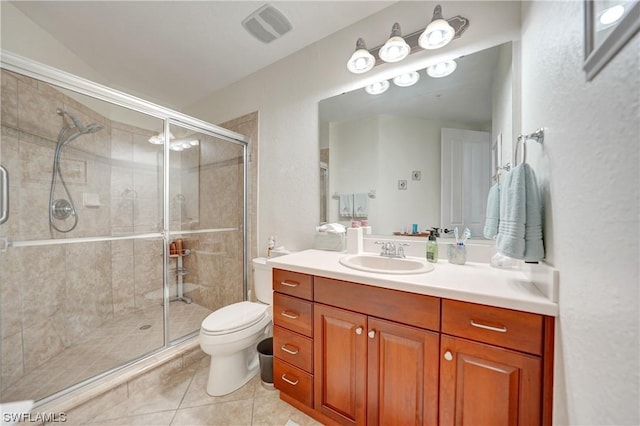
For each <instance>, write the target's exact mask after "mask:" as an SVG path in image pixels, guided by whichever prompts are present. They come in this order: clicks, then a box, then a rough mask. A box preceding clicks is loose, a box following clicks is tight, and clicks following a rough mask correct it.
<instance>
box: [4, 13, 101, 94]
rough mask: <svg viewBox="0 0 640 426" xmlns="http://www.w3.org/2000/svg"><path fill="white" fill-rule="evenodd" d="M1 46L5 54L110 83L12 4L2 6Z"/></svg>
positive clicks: (95, 80)
mask: <svg viewBox="0 0 640 426" xmlns="http://www.w3.org/2000/svg"><path fill="white" fill-rule="evenodd" d="M0 20H1V22H2V25H1V27H0V28H1V29H0V35H1V37H0V45H1V46H2V49H3V50H8V51H10V52H13V53H16V54H18V55H20V56H24V57H26V58H29V59H32V60H34V61H38V62H41V63H43V64H47V65H49V66H52V67H55V68H58V69H60V70H63V71H67V72H70V73H72V74H75V75H78V76H81V77H84V78H86V79H89V80H91V81H94V82H96V83H100V84H108V80H107V79H106V78H105V77H104V76H103V75H101V74H100V73H99V72H97V71H96V70H95V69H93V68H91V67H90V66H88V65H87V64H86V63H85V62H84V61H82V59H80V58H79V57H78V56H76V55H75V54H74V53H73V52H72V51H70V50H69V49H68V48H67V47H66V46H65V45H63V44H61V43H60V42H59V41H58V40H56V39H54V38H53V37H51V35H50V34H49V33H47V32H46V31H44V30H43V29H42V28H40V27H39V26H38V25H36V24H35V23H34V22H33V21H31V20H30V19H29V18H27V17H26V16H25V15H24V14H23V13H22V12H21V11H19V10H18V9H17V8H16V7H15V6H14V5H12V4H11V3H9V2H8V1H2V2H0Z"/></svg>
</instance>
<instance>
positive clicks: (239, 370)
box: [199, 257, 273, 396]
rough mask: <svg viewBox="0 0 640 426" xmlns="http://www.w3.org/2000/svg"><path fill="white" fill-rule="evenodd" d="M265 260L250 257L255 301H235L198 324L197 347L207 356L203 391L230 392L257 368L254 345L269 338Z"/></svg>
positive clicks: (269, 299) (270, 297) (270, 295)
mask: <svg viewBox="0 0 640 426" xmlns="http://www.w3.org/2000/svg"><path fill="white" fill-rule="evenodd" d="M266 262H267V259H266V258H263V257H259V258H256V259H253V282H254V288H255V295H256V298H257V299H258V300H259V302H247V301H245V302H238V303H234V304H232V305H228V306H225V307H222V308H220V309H218V310H216V311H214V312H213V313H211V314H209V316H207V317H206V318H205V319H204V320H203V321H202V324H201V326H200V336H199V341H200V347H201V348H202V350H203V351H204V352H205V353H206V354H208V355H210V356H211V365H210V366H209V380H208V381H207V393H208V394H209V395H211V396H221V395H226V394H228V393H231V392H233V391H235V390H237V389H239V388H240V387H242V386H243V385H244V384H245V383H247V382H248V381H249V380H251V378H253V377H254V376H255V375H256V374H257V373H258V371H259V369H260V365H259V362H258V352H257V349H256V346H257V345H258V343H260V341H261V340H262V339H266V338H267V337H271V335H272V333H273V328H272V325H271V318H272V309H271V305H272V304H273V292H272V290H271V267H270V266H268V265H267V263H266Z"/></svg>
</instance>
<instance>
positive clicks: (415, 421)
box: [367, 317, 439, 425]
mask: <svg viewBox="0 0 640 426" xmlns="http://www.w3.org/2000/svg"><path fill="white" fill-rule="evenodd" d="M367 336H368V342H369V344H368V348H367V349H368V380H367V394H368V396H367V402H368V406H367V424H368V425H435V424H437V423H438V359H439V356H438V353H439V350H438V343H439V338H438V334H436V333H432V332H429V331H425V330H421V329H418V328H414V327H409V326H406V325H401V324H398V323H393V322H390V321H384V320H381V319H377V318H372V317H369V319H368V328H367Z"/></svg>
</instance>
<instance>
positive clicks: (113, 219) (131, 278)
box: [0, 69, 165, 402]
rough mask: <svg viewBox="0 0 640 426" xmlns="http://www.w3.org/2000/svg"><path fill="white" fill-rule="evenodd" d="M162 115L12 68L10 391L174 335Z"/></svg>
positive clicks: (6, 280) (61, 381) (72, 375)
mask: <svg viewBox="0 0 640 426" xmlns="http://www.w3.org/2000/svg"><path fill="white" fill-rule="evenodd" d="M163 122H164V121H163V120H162V119H159V118H157V117H152V116H149V115H147V114H144V113H141V112H137V111H134V110H132V109H128V108H125V107H120V106H116V105H114V104H111V103H108V102H105V101H101V100H97V99H95V98H92V97H90V96H87V95H82V94H79V93H76V92H72V91H70V90H67V89H63V88H61V87H58V86H55V85H52V84H48V83H45V82H43V81H41V80H37V79H34V78H31V77H27V76H24V75H20V74H16V73H13V72H9V71H6V70H4V69H3V70H2V121H1V124H2V138H1V142H0V162H1V163H2V165H3V166H4V167H5V168H6V169H7V171H8V176H9V179H8V190H9V197H8V199H9V201H10V211H9V215H8V220H7V221H6V222H5V223H3V224H1V225H0V240H1V241H0V248H1V249H2V250H0V300H1V306H0V323H1V324H2V327H1V331H0V338H1V342H0V348H1V350H2V353H1V355H0V365H1V372H2V377H1V380H0V382H1V388H0V401H2V402H4V401H14V400H21V399H34V400H42V399H45V398H47V397H48V396H50V395H52V394H55V393H56V392H60V391H62V390H64V389H68V388H70V387H72V386H74V385H76V384H78V383H81V382H83V381H85V380H87V379H89V378H91V377H93V376H96V375H98V374H101V373H104V372H105V371H108V370H111V369H114V368H116V367H118V366H120V365H123V364H126V363H127V362H131V361H132V360H134V359H137V358H140V357H142V356H144V355H145V354H148V353H150V352H153V351H154V350H158V349H160V348H162V347H163V346H164V343H165V342H164V315H163V308H162V306H161V302H162V296H163V284H162V283H163V281H162V276H163V275H162V272H163V269H162V253H163V250H164V238H163V234H162V227H161V225H162V208H161V207H162V199H163V197H162V194H163V190H164V188H163V186H162V181H163V179H162V176H163V168H162V165H163V153H162V151H158V150H157V149H156V148H154V147H153V146H152V145H151V144H149V142H148V139H149V138H150V137H151V136H152V135H154V134H157V133H158V132H159V131H161V130H162V127H163Z"/></svg>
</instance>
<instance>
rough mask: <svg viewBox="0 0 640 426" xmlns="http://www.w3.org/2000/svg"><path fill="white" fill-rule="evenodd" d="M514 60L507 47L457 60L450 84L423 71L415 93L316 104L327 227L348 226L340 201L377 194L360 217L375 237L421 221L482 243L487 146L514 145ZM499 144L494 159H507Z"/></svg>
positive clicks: (347, 96)
mask: <svg viewBox="0 0 640 426" xmlns="http://www.w3.org/2000/svg"><path fill="white" fill-rule="evenodd" d="M511 58H512V43H505V44H503V45H499V46H495V47H492V48H489V49H486V50H483V51H480V52H476V53H474V54H471V55H466V56H463V57H460V58H456V59H455V61H456V63H457V67H456V69H455V72H453V73H452V74H451V75H448V76H446V77H442V78H432V77H429V76H428V75H427V73H426V71H425V70H424V69H421V70H418V72H419V74H420V79H419V81H418V83H416V84H415V85H413V86H411V87H399V86H395V85H394V84H393V83H392V84H391V87H390V88H389V89H388V90H387V91H386V92H384V93H382V94H380V95H370V94H368V93H367V92H366V91H365V89H364V88H362V89H357V90H354V91H351V92H347V93H343V94H341V95H338V96H334V97H332V98H328V99H324V100H322V101H321V102H320V105H319V129H320V135H319V141H320V158H321V160H322V167H323V168H324V169H325V172H324V173H325V174H324V175H323V176H324V186H323V188H324V190H323V189H321V191H320V192H321V213H322V214H321V217H322V218H323V221H326V222H339V223H342V224H344V225H349V224H350V221H351V220H352V217H351V216H342V215H341V210H340V203H341V200H344V198H345V195H348V194H363V193H366V194H369V193H374V194H375V198H371V199H369V202H368V213H367V216H366V219H368V221H369V224H370V225H371V226H372V228H373V233H375V234H382V235H390V234H394V233H395V234H398V233H401V232H402V233H404V232H407V229H408V232H409V233H411V232H412V229H413V227H412V225H413V224H418V230H419V231H420V232H422V231H424V230H428V229H429V228H431V227H443V228H451V227H452V226H458V227H461V228H462V229H463V228H464V227H469V228H471V229H472V231H473V233H474V237H481V230H482V226H483V225H484V215H485V212H486V201H487V193H488V190H489V187H490V186H491V184H492V176H493V175H494V169H495V167H496V164H492V155H491V149H492V146H494V147H495V146H500V145H499V144H496V143H495V142H496V141H497V140H499V139H500V138H501V139H502V140H503V141H511V140H512V139H513V138H512V135H513V133H514V132H513V128H512V116H513V102H512V93H513V89H512V86H513V82H514V79H513V77H512V61H511ZM443 129H454V130H459V131H470V132H466V134H468V135H474V136H473V137H472V139H473V140H474V143H467V144H464V143H462V142H460V144H458V142H457V141H458V140H457V139H456V138H455V137H453V139H452V136H451V134H452V133H448V134H447V133H446V132H447V131H443ZM464 133H465V132H458V133H456V132H454V133H453V134H454V135H457V134H464ZM481 134H482V135H483V137H482V138H481V139H482V140H483V141H484V142H482V144H484V145H482V144H479V145H478V143H477V141H478V138H477V136H478V135H481ZM443 135H444V136H445V137H443ZM447 135H448V136H447ZM502 146H503V148H502V152H501V153H500V154H501V155H500V156H499V157H500V158H502V159H504V161H505V162H508V161H510V158H511V146H510V144H508V143H503V144H502ZM443 147H444V149H443ZM443 164H444V165H445V166H443ZM471 176H473V177H471ZM443 184H444V185H445V186H446V188H445V189H444V191H443ZM445 191H446V192H445ZM443 192H444V193H443ZM356 219H358V220H359V219H362V217H359V218H356Z"/></svg>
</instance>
